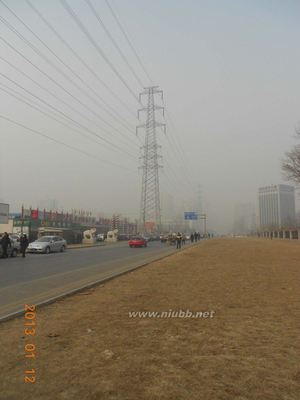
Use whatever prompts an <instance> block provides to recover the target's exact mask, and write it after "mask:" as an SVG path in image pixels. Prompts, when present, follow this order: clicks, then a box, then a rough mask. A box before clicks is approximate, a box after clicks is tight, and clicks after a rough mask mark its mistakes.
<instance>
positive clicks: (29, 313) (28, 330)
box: [24, 304, 36, 383]
mask: <svg viewBox="0 0 300 400" xmlns="http://www.w3.org/2000/svg"><path fill="white" fill-rule="evenodd" d="M24 313H25V314H24V334H25V339H26V343H25V345H24V354H25V359H26V364H27V365H26V370H25V372H24V382H25V383H35V382H36V371H35V368H33V367H34V364H33V361H34V360H35V358H36V346H35V344H34V337H35V334H36V307H35V305H33V304H25V305H24Z"/></svg>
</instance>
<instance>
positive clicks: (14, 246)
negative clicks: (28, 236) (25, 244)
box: [0, 235, 20, 258]
mask: <svg viewBox="0 0 300 400" xmlns="http://www.w3.org/2000/svg"><path fill="white" fill-rule="evenodd" d="M1 237H2V235H0V240H1ZM9 238H10V242H11V247H8V248H7V255H8V257H17V255H18V252H19V250H20V243H18V242H17V240H15V238H13V237H11V235H9ZM1 257H2V246H0V258H1Z"/></svg>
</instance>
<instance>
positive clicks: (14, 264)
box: [0, 242, 176, 318]
mask: <svg viewBox="0 0 300 400" xmlns="http://www.w3.org/2000/svg"><path fill="white" fill-rule="evenodd" d="M174 251H176V249H174V247H173V246H167V245H164V244H161V243H160V242H151V243H149V245H148V247H147V248H136V249H130V248H129V247H128V245H127V243H125V242H124V243H118V244H116V245H107V246H99V247H92V248H81V249H73V250H67V251H66V252H65V253H53V254H49V255H45V254H28V255H27V256H26V258H25V259H22V258H21V257H17V258H9V259H5V260H1V259H0V318H2V317H4V316H6V315H8V314H10V313H14V312H16V311H19V310H22V308H23V304H24V303H31V304H37V303H40V302H43V301H45V300H48V299H50V298H53V297H56V296H58V295H61V294H62V293H65V292H68V291H70V290H73V289H76V288H79V287H82V286H84V285H87V284H89V283H91V282H94V281H97V280H100V279H105V278H107V277H110V276H113V275H116V274H118V273H121V272H125V271H127V270H130V269H132V268H134V267H136V266H138V265H141V264H144V263H147V262H151V261H153V260H155V259H158V258H160V257H162V256H164V255H168V254H171V253H173V252H174Z"/></svg>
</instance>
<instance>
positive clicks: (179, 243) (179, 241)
mask: <svg viewBox="0 0 300 400" xmlns="http://www.w3.org/2000/svg"><path fill="white" fill-rule="evenodd" d="M181 241H182V236H181V233H180V232H178V233H177V236H176V248H177V249H181Z"/></svg>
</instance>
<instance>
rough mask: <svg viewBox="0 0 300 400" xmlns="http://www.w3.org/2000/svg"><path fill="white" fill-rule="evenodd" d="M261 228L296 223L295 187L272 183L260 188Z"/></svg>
mask: <svg viewBox="0 0 300 400" xmlns="http://www.w3.org/2000/svg"><path fill="white" fill-rule="evenodd" d="M258 204H259V224H260V228H261V229H264V228H268V229H269V228H281V227H282V228H283V227H292V226H294V225H295V221H296V217H295V215H296V212H295V189H294V187H293V186H289V185H271V186H265V187H261V188H259V190H258Z"/></svg>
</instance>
